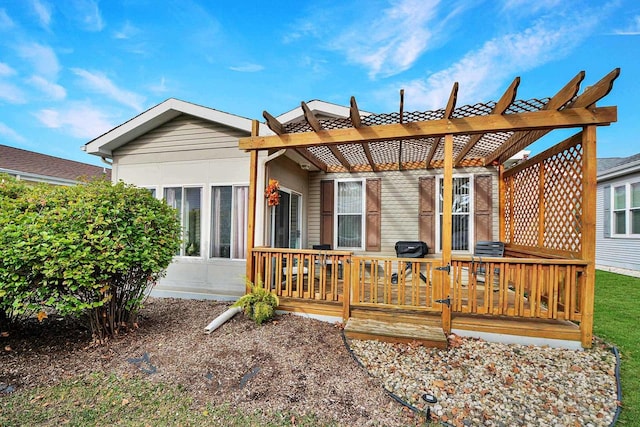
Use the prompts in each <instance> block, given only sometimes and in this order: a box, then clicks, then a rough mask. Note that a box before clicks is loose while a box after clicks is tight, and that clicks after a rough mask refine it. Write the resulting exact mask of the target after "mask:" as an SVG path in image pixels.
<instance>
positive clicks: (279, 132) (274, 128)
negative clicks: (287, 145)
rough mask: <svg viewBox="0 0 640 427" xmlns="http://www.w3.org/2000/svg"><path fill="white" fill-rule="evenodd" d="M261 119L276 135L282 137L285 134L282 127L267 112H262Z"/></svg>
mask: <svg viewBox="0 0 640 427" xmlns="http://www.w3.org/2000/svg"><path fill="white" fill-rule="evenodd" d="M262 117H264V119H265V120H266V121H267V126H269V129H271V130H272V131H273V132H274V133H275V134H276V135H282V134H285V133H287V131H286V129H285V128H284V125H283V124H282V123H280V122H279V121H278V119H276V118H275V117H273V116H272V115H271V114H269V112H267V110H264V111H263V112H262Z"/></svg>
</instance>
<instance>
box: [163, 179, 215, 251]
mask: <svg viewBox="0 0 640 427" xmlns="http://www.w3.org/2000/svg"><path fill="white" fill-rule="evenodd" d="M177 187H180V188H182V189H183V190H184V189H186V188H199V189H200V255H198V256H190V255H182V252H183V249H184V247H183V246H182V245H183V243H185V242H182V243H180V255H174V257H173V258H174V259H180V260H204V259H205V258H204V256H205V253H204V250H203V249H204V247H203V245H204V243H205V242H204V233H205V232H206V230H205V228H208V227H205V226H204V223H203V221H202V218H203V217H204V213H205V208H204V205H203V201H204V197H205V194H204V193H205V191H206V186H205V184H188V185H185V184H166V185H162V186H161V187H160V194H158V193H157V192H156V196H159V198H160V200H164V190H165V189H167V188H177ZM183 197H184V192H183ZM181 207H182V208H184V203H183V204H182V206H181ZM183 214H184V212H180V218H181V223H180V239H181V240H184V229H185V228H184V226H183V224H182V219H183ZM207 240H208V239H207Z"/></svg>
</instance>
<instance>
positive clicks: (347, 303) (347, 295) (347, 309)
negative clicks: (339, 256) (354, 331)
mask: <svg viewBox="0 0 640 427" xmlns="http://www.w3.org/2000/svg"><path fill="white" fill-rule="evenodd" d="M342 262H343V263H345V264H346V265H344V266H343V275H344V277H343V283H342V320H343V321H344V322H346V321H347V320H349V317H351V288H352V286H354V284H353V283H352V280H355V278H357V277H358V275H357V274H353V268H354V266H353V261H352V260H351V256H349V258H346V259H344V260H343V261H342Z"/></svg>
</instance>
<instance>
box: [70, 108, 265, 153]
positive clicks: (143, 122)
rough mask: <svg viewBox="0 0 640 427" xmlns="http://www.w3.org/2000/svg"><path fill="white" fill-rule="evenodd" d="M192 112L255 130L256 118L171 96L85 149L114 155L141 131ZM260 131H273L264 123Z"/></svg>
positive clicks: (210, 119)
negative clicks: (114, 151) (253, 120)
mask: <svg viewBox="0 0 640 427" xmlns="http://www.w3.org/2000/svg"><path fill="white" fill-rule="evenodd" d="M182 114H188V115H191V116H195V117H198V118H201V119H203V120H207V121H211V122H216V123H220V124H223V125H225V126H229V127H232V128H236V129H240V130H244V131H246V132H247V133H249V134H250V133H251V124H252V120H251V119H248V118H246V117H241V116H237V115H235V114H230V113H225V112H224V111H220V110H215V109H213V108H209V107H204V106H202V105H197V104H193V103H190V102H185V101H181V100H179V99H175V98H169V99H167V100H166V101H164V102H161V103H160V104H158V105H156V106H155V107H151V108H150V109H148V110H147V111H144V112H142V113H140V114H138V115H137V116H135V117H133V118H132V119H130V120H128V121H126V122H124V123H122V124H121V125H119V126H116V127H115V128H113V129H111V130H110V131H108V132H106V133H104V134H102V135H100V136H99V137H97V138H95V139H93V140H91V141H89V142H87V143H86V144H85V145H84V146H83V147H82V149H83V150H84V151H86V152H87V153H89V154H94V155H96V156H101V157H111V156H112V154H113V150H116V149H117V148H120V147H122V146H123V145H125V144H127V143H128V142H130V141H133V140H134V139H136V138H138V137H139V136H141V135H144V134H145V133H147V132H149V131H151V130H153V129H155V128H157V127H159V126H161V125H163V124H165V123H167V122H169V121H171V120H173V119H174V118H176V117H178V116H180V115H182ZM261 126H262V128H261V129H260V134H263V133H267V134H270V133H271V132H270V131H269V129H268V128H267V127H266V126H265V125H261Z"/></svg>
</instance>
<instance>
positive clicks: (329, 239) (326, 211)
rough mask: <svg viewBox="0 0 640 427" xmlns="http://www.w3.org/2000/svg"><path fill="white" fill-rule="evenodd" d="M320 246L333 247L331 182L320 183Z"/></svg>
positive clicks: (323, 181)
mask: <svg viewBox="0 0 640 427" xmlns="http://www.w3.org/2000/svg"><path fill="white" fill-rule="evenodd" d="M320 244H321V245H331V246H332V247H333V180H322V181H320Z"/></svg>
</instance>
